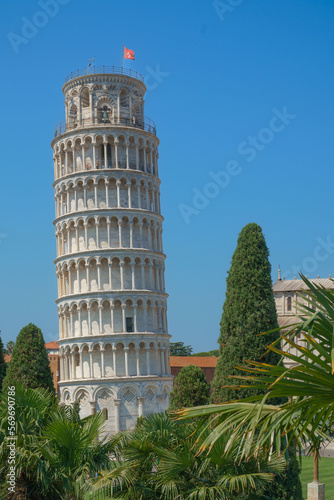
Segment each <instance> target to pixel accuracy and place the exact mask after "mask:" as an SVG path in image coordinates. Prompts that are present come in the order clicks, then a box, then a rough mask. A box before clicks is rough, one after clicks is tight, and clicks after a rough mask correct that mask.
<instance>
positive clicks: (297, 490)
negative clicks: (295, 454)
mask: <svg viewBox="0 0 334 500" xmlns="http://www.w3.org/2000/svg"><path fill="white" fill-rule="evenodd" d="M300 472H301V470H300V465H299V462H298V461H294V460H292V459H290V460H289V461H288V464H287V466H286V468H285V470H284V472H282V473H281V474H275V480H274V482H273V483H272V484H271V485H270V487H269V488H267V489H266V491H265V495H266V496H267V498H268V499H273V500H303V491H302V483H301V480H300Z"/></svg>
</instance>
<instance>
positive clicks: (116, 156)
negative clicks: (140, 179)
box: [115, 141, 118, 168]
mask: <svg viewBox="0 0 334 500" xmlns="http://www.w3.org/2000/svg"><path fill="white" fill-rule="evenodd" d="M117 145H118V141H115V163H116V168H118V151H117Z"/></svg>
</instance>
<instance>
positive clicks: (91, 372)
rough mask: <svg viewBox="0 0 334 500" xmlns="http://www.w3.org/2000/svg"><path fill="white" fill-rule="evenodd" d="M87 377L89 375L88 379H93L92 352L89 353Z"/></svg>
mask: <svg viewBox="0 0 334 500" xmlns="http://www.w3.org/2000/svg"><path fill="white" fill-rule="evenodd" d="M89 375H90V378H94V371H93V351H89Z"/></svg>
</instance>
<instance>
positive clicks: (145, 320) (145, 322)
mask: <svg viewBox="0 0 334 500" xmlns="http://www.w3.org/2000/svg"><path fill="white" fill-rule="evenodd" d="M143 307H144V324H145V326H144V328H145V330H144V331H145V332H147V306H143Z"/></svg>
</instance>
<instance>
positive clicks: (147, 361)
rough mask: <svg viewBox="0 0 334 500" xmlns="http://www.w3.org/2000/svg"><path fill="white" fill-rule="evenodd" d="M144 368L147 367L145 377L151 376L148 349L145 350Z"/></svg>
mask: <svg viewBox="0 0 334 500" xmlns="http://www.w3.org/2000/svg"><path fill="white" fill-rule="evenodd" d="M146 366H147V375H151V361H150V348H149V347H147V348H146Z"/></svg>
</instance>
